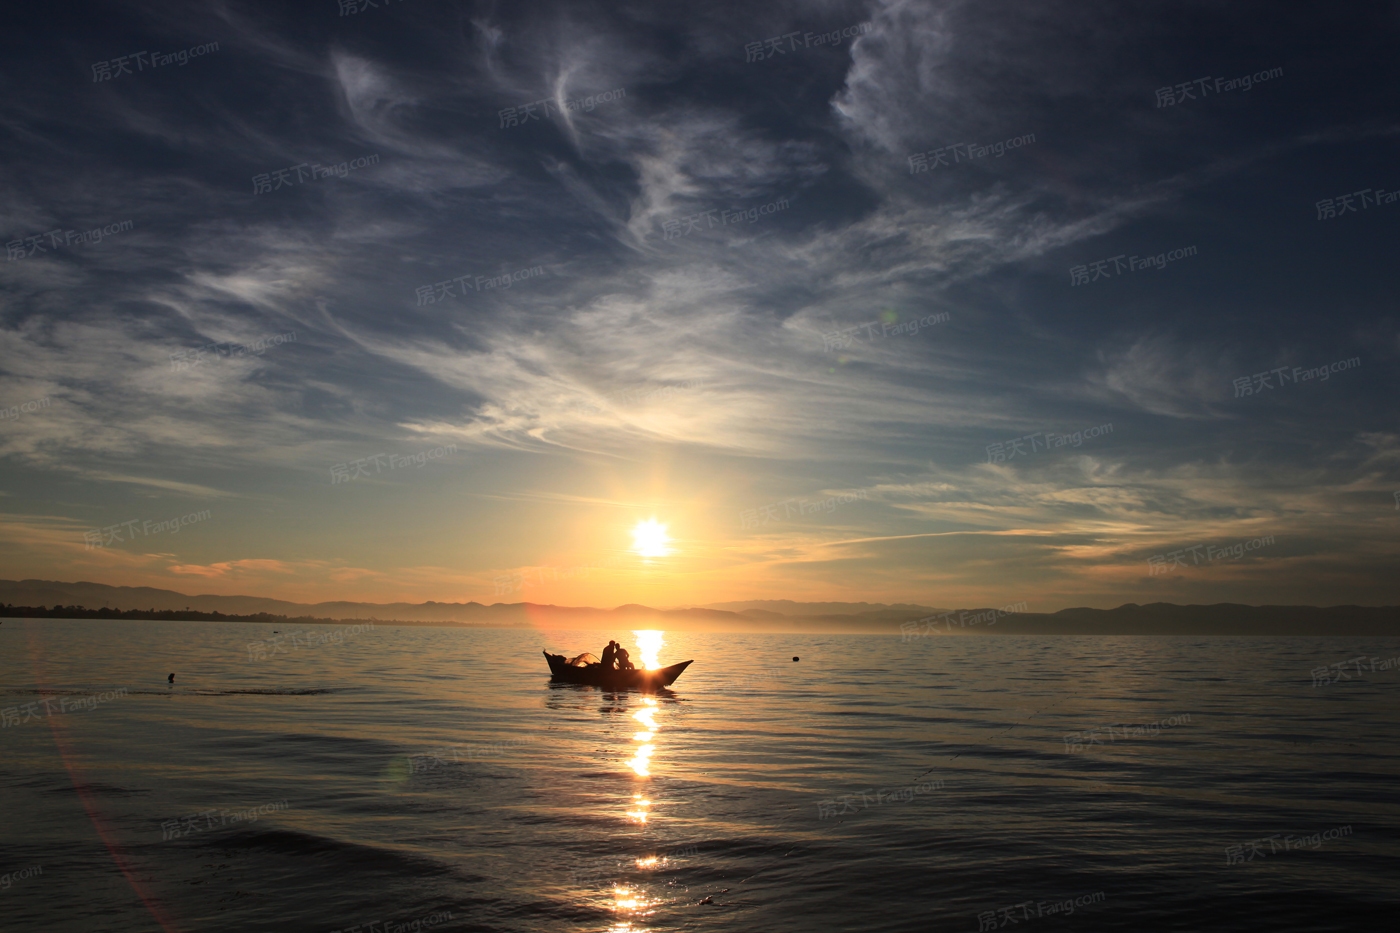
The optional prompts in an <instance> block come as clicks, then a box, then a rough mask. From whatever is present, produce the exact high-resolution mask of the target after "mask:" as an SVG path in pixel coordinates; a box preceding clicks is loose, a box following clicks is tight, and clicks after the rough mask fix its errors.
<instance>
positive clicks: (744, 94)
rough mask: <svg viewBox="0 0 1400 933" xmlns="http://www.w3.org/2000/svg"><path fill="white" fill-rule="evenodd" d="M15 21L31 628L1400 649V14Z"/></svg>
mask: <svg viewBox="0 0 1400 933" xmlns="http://www.w3.org/2000/svg"><path fill="white" fill-rule="evenodd" d="M345 7H351V8H353V9H355V10H357V12H355V13H353V14H345V15H343V14H342V10H343V9H344V8H345ZM1324 15H1325V17H1326V18H1323V17H1324ZM7 19H8V23H7V25H8V28H7V29H6V36H5V37H4V38H3V39H0V43H3V44H4V49H5V52H4V55H3V57H2V58H0V77H3V83H4V87H5V93H4V95H3V98H0V147H3V148H0V153H2V155H0V158H3V167H4V168H3V183H0V192H3V194H0V227H3V230H0V234H2V235H3V239H4V241H5V243H6V244H7V247H6V249H7V252H6V256H5V261H4V262H3V263H0V313H2V314H3V320H0V408H3V409H5V412H6V416H5V417H4V418H3V420H0V512H2V513H3V514H0V564H3V570H0V577H3V578H6V579H23V578H41V579H50V580H65V581H77V580H87V581H94V582H100V583H109V584H114V585H146V586H159V587H165V588H169V589H175V590H180V591H182V592H188V593H222V594H235V593H237V594H250V595H264V596H275V597H280V598H284V599H293V600H299V601H318V600H329V599H353V600H366V601H376V602H382V601H395V600H408V601H414V602H420V601H424V600H438V601H466V600H477V601H480V602H485V603H493V602H519V601H521V600H529V601H533V602H552V603H559V604H570V605H594V606H613V605H618V604H622V603H630V602H638V603H645V604H648V605H653V606H659V607H673V606H685V605H696V604H705V603H714V602H720V601H726V600H743V599H768V598H771V599H794V600H800V601H818V600H849V601H862V600H864V601H871V602H919V603H924V604H928V605H935V606H974V605H975V606H987V605H998V606H999V605H1003V604H1009V603H1015V602H1021V601H1024V602H1026V603H1028V604H1029V607H1030V609H1031V610H1032V611H1053V610H1056V609H1060V608H1063V607H1066V606H1080V605H1089V606H1116V605H1119V604H1121V603H1125V602H1136V603H1148V602H1154V601H1159V600H1165V601H1171V602H1178V603H1187V602H1223V601H1236V602H1249V603H1312V604H1323V605H1333V604H1343V603H1360V604H1385V603H1390V604H1394V603H1396V602H1397V601H1400V574H1397V573H1396V572H1395V567H1396V562H1397V558H1400V544H1397V542H1398V541H1400V495H1397V492H1396V491H1397V490H1400V423H1397V418H1396V414H1397V403H1396V391H1395V386H1396V377H1397V371H1398V367H1397V357H1398V356H1400V330H1398V329H1397V326H1398V322H1397V309H1396V299H1397V295H1400V262H1398V261H1397V259H1396V257H1397V250H1396V247H1397V245H1400V200H1395V199H1394V197H1393V194H1390V198H1391V199H1390V200H1387V193H1390V192H1393V191H1394V190H1395V189H1400V160H1397V158H1396V156H1397V154H1400V81H1397V68H1396V65H1395V61H1396V59H1395V56H1394V54H1393V50H1394V48H1395V44H1396V41H1397V36H1398V34H1400V5H1396V4H1386V3H1361V4H1348V5H1345V6H1341V7H1334V8H1328V9H1327V10H1326V12H1325V14H1324V13H1323V12H1322V11H1321V10H1320V9H1318V8H1306V7H1299V8H1297V9H1293V10H1287V9H1280V8H1278V7H1277V5H1275V4H1267V3H1239V4H1229V5H1224V4H1198V3H1187V2H1173V3H1162V4H1150V5H1143V6H1137V7H1135V8H1134V11H1133V13H1132V15H1131V16H1125V15H1123V9H1122V7H1121V5H1117V4H1106V3H1092V2H1091V3H1059V2H1056V3H1038V4H1023V3H1002V2H992V3H976V4H969V3H941V2H904V0H899V2H888V3H869V4H857V3H773V4H753V3H709V4H698V5H697V4H674V3H655V2H648V3H623V2H619V3H599V4H589V3H579V4H560V3H547V4H546V3H533V2H516V3H500V4H495V3H484V2H483V3H475V4H473V3H469V2H454V0H406V2H400V3H386V2H384V0H380V2H379V4H378V6H376V7H367V6H366V3H365V2H359V3H358V5H356V4H354V3H351V2H345V3H338V2H337V0H315V2H308V3H304V4H291V5H287V4H247V3H232V4H230V3H221V2H214V3H210V4H203V5H192V4H188V3H180V4H175V3H169V4H162V3H151V2H144V3H141V4H139V5H138V4H131V5H127V4H121V3H102V4H97V3H92V4H84V3H65V4H22V5H18V6H15V7H14V8H13V9H11V10H9V11H7ZM862 24H868V26H863V25H862ZM833 32H834V33H835V37H834V38H833V37H832V36H831V34H832V33H833ZM846 33H854V34H853V35H846ZM820 37H825V38H826V39H829V40H831V41H823V42H819V43H815V44H814V41H813V40H814V38H820ZM766 40H775V41H772V42H768V41H766ZM206 43H218V47H217V48H216V49H208V50H206V51H204V52H203V53H202V54H199V55H196V56H194V57H188V56H187V59H186V62H185V63H184V64H180V63H179V62H178V61H171V60H169V59H168V58H165V57H164V56H169V55H171V54H173V53H179V52H181V50H188V49H191V48H194V47H203V46H205V44H206ZM752 43H758V44H759V51H758V53H757V54H755V53H754V51H753V48H752V46H751V44H752ZM746 46H749V47H750V48H749V49H748V50H746ZM804 46H805V47H804ZM778 49H781V50H782V51H781V54H779V53H778V51H777V50H778ZM138 52H142V53H145V56H146V57H145V58H138V57H136V53H138ZM153 53H159V55H160V56H161V57H159V58H157V57H155V56H154V55H153ZM123 56H131V57H130V58H129V59H125V60H124V61H125V62H126V64H127V65H129V66H130V73H123V72H122V71H121V68H120V67H119V66H118V65H117V64H116V62H117V61H118V60H123ZM749 59H755V60H749ZM154 62H160V64H153V63H154ZM1278 69H1281V72H1279V71H1278ZM1268 72H1273V76H1272V77H1270V78H1268V79H1267V80H1264V81H1259V82H1258V83H1253V82H1251V86H1250V87H1249V88H1248V89H1245V88H1244V87H1243V86H1242V85H1240V84H1238V83H1235V84H1234V85H1232V82H1236V79H1239V78H1242V77H1244V76H1252V75H1256V74H1259V73H1268ZM1207 76H1209V80H1208V81H1205V80H1202V81H1199V82H1198V81H1197V79H1206V78H1207ZM1217 79H1219V80H1217ZM1168 87H1171V88H1172V89H1173V90H1172V94H1171V95H1170V96H1171V98H1172V100H1173V102H1172V103H1170V105H1167V104H1165V103H1161V101H1162V98H1161V97H1160V96H1159V93H1158V91H1159V89H1163V88H1168ZM1177 87H1182V88H1184V89H1186V90H1190V91H1193V92H1194V95H1193V97H1191V98H1184V96H1182V94H1183V92H1178V91H1177V90H1176V88H1177ZM619 91H620V92H621V93H614V92H619ZM600 95H601V96H602V98H603V99H601V100H600V99H599V97H600ZM1178 97H1181V99H1177V98H1178ZM546 100H549V101H550V103H549V104H548V105H546V104H545V103H544V101H546ZM1159 103H1161V105H1159ZM527 104H533V105H534V106H533V107H532V108H526V107H525V106H524V105H527ZM546 109H548V111H549V113H548V116H545V115H544V112H545V110H546ZM532 117H534V118H532ZM522 118H523V122H521V120H522ZM1013 139H1014V140H1017V143H1016V144H1013V145H1012V146H1011V147H1003V148H1002V152H1001V154H1000V155H997V154H996V153H995V151H994V150H993V149H991V148H982V147H992V146H994V145H995V144H997V143H999V142H1004V141H1006V140H1013ZM955 147H956V148H955ZM934 152H938V153H941V155H934ZM357 159H360V160H362V164H359V165H356V164H355V160H357ZM943 161H946V163H947V164H940V162H943ZM341 163H345V164H346V166H345V169H344V172H343V174H342V173H339V172H335V171H329V170H326V167H327V166H338V165H340V164H341ZM297 166H304V167H303V168H302V169H301V171H300V172H298V171H297V169H296V167H297ZM924 166H929V168H928V170H918V169H922V168H923V167H924ZM288 170H289V171H288ZM274 185H276V187H275V188H274V187H273V186H274ZM1363 191H1364V192H1366V194H1365V195H1362V194H1354V193H1357V192H1363ZM1377 191H1380V192H1381V193H1379V194H1377ZM1342 195H1348V196H1349V200H1346V201H1342V200H1340V197H1341V196H1342ZM1324 199H1328V200H1329V201H1330V205H1329V206H1328V208H1327V210H1328V211H1329V212H1331V213H1336V212H1337V211H1340V213H1336V216H1326V215H1325V214H1324V210H1323V208H1322V207H1320V206H1319V204H1318V202H1320V201H1324ZM1348 207H1350V208H1351V209H1350V210H1348V209H1347V208H1348ZM706 212H711V213H706ZM740 212H743V213H742V214H741V213H740ZM697 215H699V216H697ZM687 218H689V220H687ZM128 221H130V222H131V223H130V228H129V229H126V230H118V231H117V232H114V233H111V234H109V235H106V236H104V237H103V238H102V241H101V242H87V241H85V239H84V238H81V237H79V234H81V233H83V232H84V231H91V230H94V229H104V228H105V229H111V228H112V226H113V225H118V226H119V225H122V224H125V223H126V222H128ZM68 231H73V235H72V236H69V235H68V233H67V232H68ZM50 232H53V235H52V236H50V235H49V234H50ZM35 238H37V239H35ZM87 239H92V238H87ZM1176 250H1181V251H1183V252H1184V253H1186V254H1187V255H1181V256H1179V257H1178V258H1176V259H1174V260H1172V261H1165V259H1164V262H1163V265H1164V267H1163V268H1157V267H1156V266H1155V265H1152V266H1147V267H1144V266H1143V265H1142V263H1144V261H1146V260H1147V259H1148V258H1149V257H1153V261H1155V257H1157V256H1159V255H1161V256H1163V257H1165V256H1167V255H1170V254H1172V252H1173V251H1176ZM1113 257H1124V258H1122V259H1120V260H1119V262H1118V263H1116V264H1115V263H1114V262H1112V261H1111V260H1112V258H1113ZM1129 257H1131V259H1130V258H1129ZM1105 260H1109V261H1108V262H1107V263H1106V264H1105V263H1104V262H1103V261H1105ZM1130 262H1131V264H1132V265H1131V268H1130V266H1129V263H1130ZM1096 263H1097V265H1096ZM1080 266H1084V267H1085V269H1084V270H1083V271H1081V272H1079V273H1072V271H1071V270H1072V269H1074V268H1075V267H1080ZM521 270H535V271H534V272H525V273H523V274H522V275H521V276H520V278H519V279H518V280H516V281H511V282H510V283H509V287H508V288H507V287H505V284H504V282H503V280H502V279H501V278H500V277H502V276H511V275H512V274H515V273H519V272H520V271H521ZM1090 275H1093V276H1094V278H1093V279H1092V280H1087V279H1089V276H1090ZM1086 280H1087V281H1086ZM440 283H441V285H440ZM443 286H445V287H443ZM449 292H450V294H449ZM921 321H922V322H923V323H922V324H920V323H919V322H921ZM866 325H870V326H866ZM851 328H857V329H856V330H855V331H851V330H850V329H851ZM842 331H844V334H845V336H843V337H837V336H833V335H834V334H836V333H837V332H842ZM211 345H218V348H213V349H211V348H210V347H211ZM230 345H242V346H243V347H249V348H252V349H250V350H249V351H247V352H241V351H239V350H236V349H230ZM200 348H204V351H203V352H202V353H199V354H196V351H197V350H199V349H200ZM219 348H222V349H219ZM257 350H260V351H261V352H254V351H257ZM1357 359H1359V365H1358V364H1357V363H1355V362H1353V363H1351V364H1349V365H1348V364H1345V363H1344V361H1347V360H1357ZM1339 362H1341V363H1343V364H1344V365H1343V368H1342V370H1339V371H1335V372H1331V373H1330V377H1329V378H1328V379H1327V380H1326V381H1323V380H1322V379H1321V378H1320V376H1316V377H1313V378H1304V377H1305V376H1307V375H1309V374H1308V373H1304V372H1303V371H1305V370H1316V369H1317V368H1318V367H1328V366H1330V365H1331V364H1334V363H1339ZM1295 367H1296V368H1297V369H1295ZM1280 368H1286V369H1284V370H1283V371H1282V374H1273V375H1272V376H1271V380H1272V381H1271V382H1270V384H1269V387H1265V386H1264V385H1263V384H1262V382H1261V380H1246V381H1247V382H1248V383H1249V385H1250V390H1251V393H1252V394H1248V395H1242V396H1241V395H1239V392H1240V390H1238V389H1237V388H1236V387H1235V380H1237V379H1239V378H1241V377H1250V376H1252V375H1253V374H1256V373H1271V372H1272V371H1275V370H1280ZM1237 396H1238V397H1237ZM1104 425H1111V426H1112V428H1111V431H1107V432H1101V433H1100V436H1097V437H1092V438H1087V437H1085V436H1084V434H1083V433H1082V432H1085V431H1086V430H1088V429H1094V428H1097V427H1098V426H1104ZM1075 432H1081V433H1080V435H1079V440H1080V443H1079V444H1078V445H1075V444H1074V443H1073V441H1057V440H1051V441H1050V443H1049V444H1048V445H1047V443H1046V440H1045V436H1046V435H1047V434H1050V435H1055V436H1056V437H1057V438H1058V437H1064V436H1073V435H1074V434H1075ZM1013 439H1017V440H1018V442H1019V445H1020V446H1019V447H1013V446H1011V445H1010V444H1009V442H1010V441H1012V440H1013ZM998 444H1000V445H1002V446H1001V451H1002V456H1006V455H1007V454H1008V453H1014V454H1015V455H1014V456H1010V458H1009V459H1005V460H1000V461H997V462H989V461H991V460H996V454H995V452H993V453H989V446H991V445H998ZM375 455H383V456H382V457H379V458H378V459H372V458H374V457H375ZM415 455H419V457H418V459H417V460H415V459H414V458H415ZM357 461H358V464H357ZM201 512H207V513H208V514H207V517H203V518H198V519H197V520H193V521H191V522H190V523H189V524H186V525H184V526H183V527H178V530H176V529H175V528H173V527H168V526H162V527H164V529H165V530H159V529H157V530H155V531H149V530H148V529H150V528H152V527H155V526H156V525H157V523H163V522H169V521H170V520H172V519H179V518H180V517H181V516H187V515H198V514H199V513H201ZM132 520H135V521H136V524H135V525H130V524H123V523H127V522H130V521H132ZM651 520H655V522H656V525H648V526H646V528H645V529H643V530H642V533H641V534H640V536H639V538H634V530H637V526H638V525H639V524H640V523H646V522H649V521H651ZM147 523H149V524H147ZM114 526H115V527H116V528H118V529H121V532H122V536H121V539H120V540H117V538H116V537H115V536H114V535H113V534H112V533H111V532H110V531H109V532H107V533H103V532H102V529H104V528H106V529H112V528H113V527H114ZM660 526H664V535H665V537H664V538H663V537H662V534H661V529H660ZM1267 536H1273V542H1272V543H1268V544H1262V545H1260V546H1258V547H1254V548H1252V549H1251V550H1250V551H1249V552H1247V553H1245V554H1244V556H1242V557H1239V558H1235V557H1234V556H1233V555H1229V554H1227V556H1224V557H1221V556H1220V549H1221V548H1228V547H1232V546H1234V545H1236V544H1240V543H1243V542H1252V541H1254V540H1255V539H1264V538H1267ZM95 542H100V546H92V545H93V544H94V543H95ZM1193 546H1200V548H1199V549H1198V550H1196V551H1187V552H1185V555H1184V562H1183V561H1181V560H1176V559H1167V560H1166V561H1165V563H1164V564H1162V565H1161V567H1160V569H1162V570H1164V571H1165V572H1162V573H1157V572H1155V571H1156V570H1157V569H1159V568H1158V567H1157V566H1156V565H1154V564H1149V561H1150V560H1153V559H1154V558H1159V557H1162V556H1164V555H1168V554H1172V553H1173V552H1182V551H1183V550H1184V549H1187V548H1192V547H1193ZM1206 546H1210V547H1212V548H1213V553H1214V554H1215V555H1216V556H1214V557H1213V558H1211V559H1207V551H1206ZM643 552H645V553H647V554H649V555H650V556H643Z"/></svg>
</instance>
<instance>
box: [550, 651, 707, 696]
mask: <svg viewBox="0 0 1400 933" xmlns="http://www.w3.org/2000/svg"><path fill="white" fill-rule="evenodd" d="M543 654H544V658H545V660H546V661H548V662H549V673H550V675H551V676H550V679H551V680H556V681H559V682H561V683H566V684H588V685H589V686H591V687H604V688H606V689H608V690H659V689H661V688H662V687H669V686H671V684H673V683H675V680H676V678H677V677H679V676H681V673H682V672H683V671H684V670H685V669H686V668H687V667H690V665H691V664H693V663H695V662H693V661H682V662H681V663H679V664H672V665H671V666H670V667H658V668H657V669H656V670H652V671H647V670H642V669H640V668H638V669H636V670H631V671H618V670H611V671H605V670H603V666H602V664H600V663H598V662H597V660H596V659H594V660H593V661H592V663H589V659H590V658H593V655H591V654H581V655H579V656H578V657H576V658H573V659H569V658H566V657H564V656H563V655H562V654H550V653H549V652H548V651H545V652H543Z"/></svg>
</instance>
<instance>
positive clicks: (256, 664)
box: [0, 619, 1400, 933]
mask: <svg viewBox="0 0 1400 933" xmlns="http://www.w3.org/2000/svg"><path fill="white" fill-rule="evenodd" d="M280 631H281V633H282V635H284V636H287V635H289V634H291V632H292V631H293V630H290V629H281V630H280ZM294 631H295V632H296V633H298V635H299V637H298V639H297V641H298V642H299V644H293V643H292V642H291V641H286V642H285V643H284V644H283V645H280V646H269V645H268V644H267V641H266V640H267V639H269V638H272V637H273V634H272V629H271V628H269V627H267V626H261V625H243V624H221V623H160V622H93V621H20V620H9V619H7V620H5V622H4V624H3V626H0V707H3V708H4V709H5V710H6V711H7V712H6V714H5V715H6V726H5V727H4V728H3V730H0V751H3V756H0V787H2V788H3V810H4V814H5V816H4V820H3V824H4V827H3V830H0V856H3V866H0V872H4V873H6V877H0V918H3V922H0V927H3V929H5V930H12V929H15V930H18V929H24V930H45V931H89V930H110V931H138V930H139V931H160V930H163V929H164V930H170V931H175V930H182V931H205V930H208V931H223V930H228V931H233V930H238V931H250V930H292V931H303V930H304V931H313V933H314V931H325V933H332V931H336V930H349V929H351V928H353V927H355V926H358V927H360V929H361V930H362V931H371V930H373V931H376V933H379V931H384V933H396V931H398V930H400V929H402V930H403V931H422V930H441V931H460V930H479V931H546V930H549V931H558V930H578V931H624V930H625V931H635V933H643V931H658V933H660V931H670V930H688V931H689V930H694V931H709V930H714V931H745V933H748V931H814V930H882V931H883V930H900V931H903V930H909V931H915V930H918V931H926V930H954V931H977V930H980V929H993V928H996V929H1003V928H1014V929H1017V930H1021V929H1029V930H1031V931H1032V933H1034V931H1038V930H1047V931H1049V930H1056V929H1085V930H1102V929H1129V928H1131V929H1136V930H1150V929H1180V930H1199V929H1232V930H1237V929H1270V930H1274V929H1277V930H1285V929H1287V930H1346V929H1361V928H1363V927H1368V926H1369V924H1370V923H1371V922H1372V921H1373V920H1374V919H1376V918H1381V917H1387V916H1393V915H1394V912H1395V908H1396V907H1397V906H1400V806H1397V804H1398V803H1400V785H1398V784H1397V777H1400V759H1397V743H1396V740H1397V738H1400V712H1397V704H1396V697H1397V689H1400V671H1397V670H1396V669H1395V667H1394V666H1391V667H1389V668H1388V669H1384V670H1377V671H1368V672H1364V673H1362V674H1361V675H1359V676H1358V675H1357V674H1356V673H1355V671H1353V672H1352V674H1351V675H1350V677H1349V679H1346V680H1340V681H1338V682H1335V683H1330V684H1327V685H1325V686H1321V687H1314V686H1313V682H1314V681H1313V677H1312V675H1311V671H1312V670H1313V669H1314V668H1318V667H1322V666H1326V665H1331V664H1334V663H1337V662H1341V661H1345V660H1347V659H1350V658H1353V657H1356V656H1362V655H1364V656H1366V657H1367V658H1372V657H1374V658H1377V659H1389V658H1395V657H1397V656H1400V639H1376V638H1372V639H1363V638H1356V639H1341V638H1338V639H1325V638H1287V639H1256V638H1191V637H1182V638H1128V637H1122V638H1079V637H1059V638H1037V637H1013V636H997V637H985V638H974V637H963V638H955V637H950V638H923V639H919V640H916V641H914V642H911V643H908V644H904V643H901V642H900V640H899V638H898V637H897V636H889V637H870V636H833V635H700V634H684V633H675V632H667V633H665V635H664V646H663V647H662V648H661V650H660V661H661V663H662V664H669V663H674V662H676V661H681V660H687V659H692V658H693V659H695V663H694V664H693V665H692V666H691V668H690V669H689V670H688V671H687V672H686V673H685V674H684V675H683V676H682V677H681V679H680V680H679V681H677V683H676V685H675V687H674V688H673V690H672V691H671V692H670V693H669V694H668V695H661V696H657V697H644V696H641V695H636V694H608V693H604V692H602V691H599V690H596V689H593V688H586V687H576V686H562V685H551V684H549V682H548V680H547V669H546V666H545V663H544V659H543V657H541V655H540V650H541V649H543V648H547V649H549V650H551V651H557V652H561V653H567V654H570V655H572V654H577V653H579V652H581V651H585V650H586V651H592V652H594V653H599V652H600V651H601V648H602V646H603V644H605V643H606V641H607V639H608V638H609V637H616V638H618V639H619V640H622V641H623V642H624V643H626V644H627V645H628V647H629V648H633V645H634V644H635V641H634V638H633V636H632V635H631V633H630V632H623V631H613V632H602V631H597V632H579V631H559V630H527V629H518V630H501V629H496V630H479V629H472V630H466V629H457V630H450V629H441V628H421V627H406V626H377V627H374V628H371V629H369V630H367V631H362V632H359V633H354V634H345V632H346V630H345V629H343V628H342V629H340V641H339V642H338V643H336V642H323V643H319V644H310V643H308V642H307V640H306V637H305V634H304V633H305V632H306V631H307V630H306V629H295V630H294ZM316 631H322V632H325V631H326V630H323V629H316ZM250 643H257V644H258V648H257V649H256V650H253V651H250V649H249V645H250ZM632 653H633V658H634V660H636V659H637V657H638V652H637V651H636V650H635V649H633V652H632ZM793 655H798V656H800V657H801V661H800V662H797V663H794V662H793V661H792V656H793ZM171 671H174V672H176V683H175V684H174V685H173V686H169V685H167V683H166V674H167V673H169V672H171ZM119 688H121V689H124V690H125V691H126V693H125V695H120V696H112V695H111V694H113V693H115V692H117V690H118V689H119ZM104 694H105V695H107V696H108V697H109V698H108V699H106V700H103V701H100V702H98V703H97V704H96V706H95V707H94V708H91V709H82V708H79V709H76V710H73V709H69V710H68V711H64V710H62V709H60V704H61V703H63V702H64V700H65V699H66V701H67V702H66V704H65V705H66V706H67V707H72V706H73V704H74V699H73V698H76V697H84V696H86V697H91V696H94V695H97V696H102V695H104ZM45 698H47V699H48V701H49V702H48V708H49V709H50V710H51V712H47V713H46V711H45V706H44V705H43V704H42V703H41V700H42V699H45ZM29 704H40V705H38V706H29ZM88 705H91V702H89V704H88ZM26 707H28V708H27V709H26ZM36 713H37V715H36ZM1186 717H1189V718H1186ZM1170 720H1175V722H1176V724H1174V725H1164V726H1159V727H1157V728H1155V729H1152V728H1147V727H1149V726H1151V724H1154V723H1162V722H1164V721H1170ZM1110 726H1113V727H1116V728H1114V729H1113V730H1112V732H1110V730H1109V727H1110ZM1125 729H1132V730H1133V731H1131V732H1129V733H1128V734H1127V735H1126V737H1125ZM1095 730H1097V731H1095ZM1086 733H1089V735H1086ZM1067 736H1070V737H1071V738H1072V739H1077V740H1078V741H1077V743H1075V742H1067V741H1066V737H1067ZM1076 744H1077V746H1078V748H1077V750H1076ZM250 811H257V812H250ZM254 816H255V817H256V818H255V819H254ZM1342 827H1348V829H1346V830H1345V831H1343V830H1342ZM1329 832H1330V833H1331V834H1332V837H1333V838H1327V839H1325V840H1324V839H1319V841H1318V842H1317V843H1316V844H1314V842H1313V841H1312V840H1308V841H1306V842H1300V837H1303V836H1312V835H1313V834H1318V836H1319V837H1321V835H1322V834H1325V833H1329ZM1269 837H1275V838H1274V839H1273V840H1272V841H1270V840H1269ZM1231 847H1240V848H1239V849H1231ZM1235 853H1238V854H1237V855H1236V854H1235ZM1232 859H1233V860H1235V861H1236V864H1228V863H1229V862H1230V861H1232ZM1241 860H1242V861H1241ZM34 868H38V869H39V871H34V870H33V869H34ZM26 870H27V871H26ZM26 874H27V876H26V877H20V876H21V875H26ZM7 881H8V883H7ZM1076 899H1078V900H1079V901H1080V905H1079V906H1074V903H1073V902H1074V901H1075V900H1076ZM1066 901H1069V902H1070V905H1069V906H1070V908H1071V909H1072V911H1073V912H1072V914H1071V913H1070V912H1069V911H1068V910H1065V909H1062V908H1063V907H1064V904H1065V902H1066ZM702 902H703V903H702ZM1052 908H1053V909H1055V912H1053V913H1052V912H1051V909H1052ZM449 914H450V917H449V916H448V915H449ZM372 924H373V926H372ZM1387 925H1388V924H1387Z"/></svg>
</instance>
